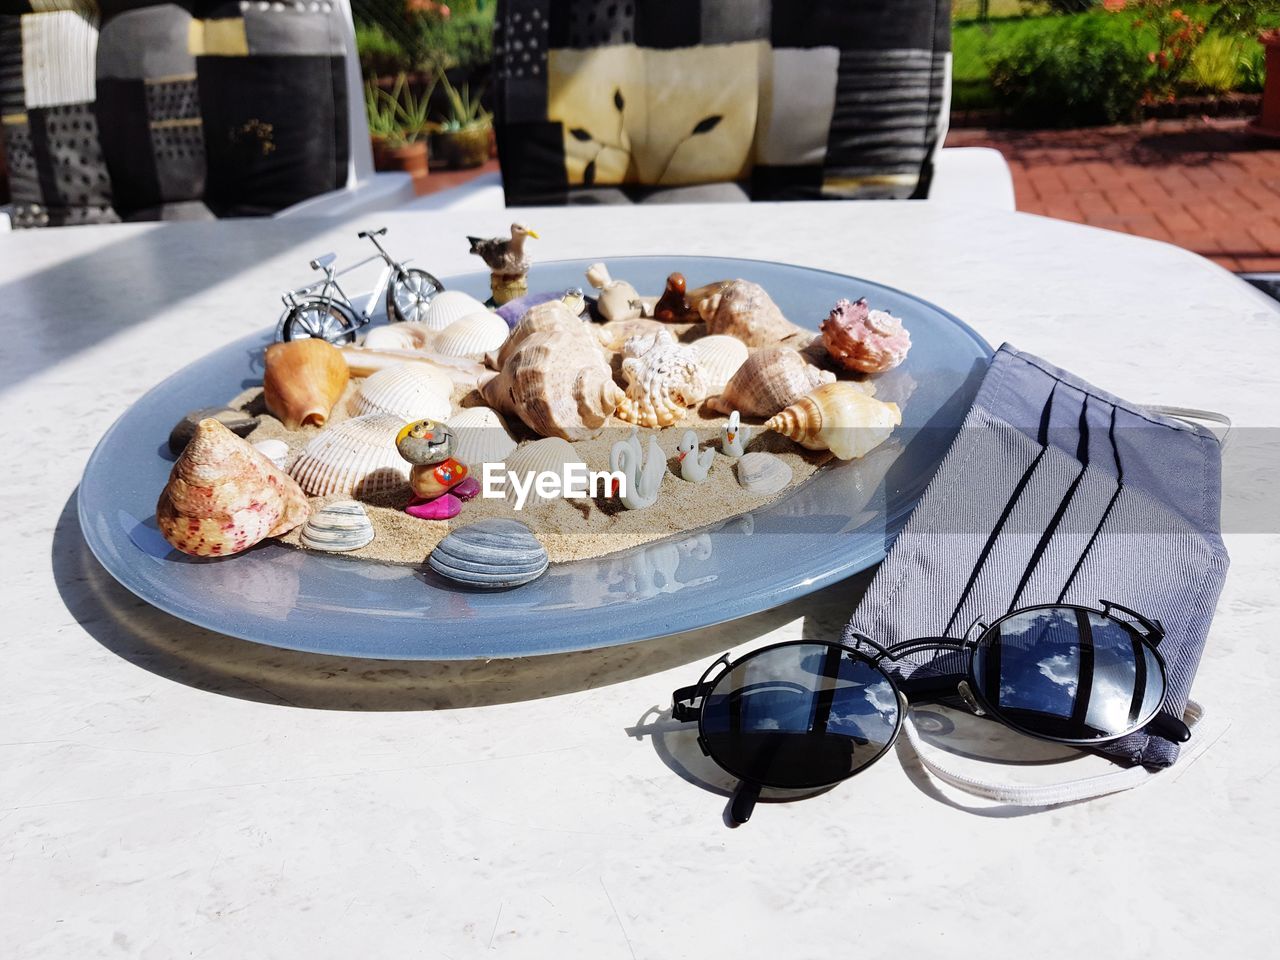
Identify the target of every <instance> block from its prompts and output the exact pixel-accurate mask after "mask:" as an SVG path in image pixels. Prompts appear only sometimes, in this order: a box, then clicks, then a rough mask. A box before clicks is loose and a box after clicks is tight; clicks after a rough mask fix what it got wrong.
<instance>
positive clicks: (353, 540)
mask: <svg viewBox="0 0 1280 960" xmlns="http://www.w3.org/2000/svg"><path fill="white" fill-rule="evenodd" d="M301 539H302V545H303V546H304V547H310V548H311V549H312V550H324V551H325V552H327V553H345V552H346V551H348V550H359V549H360V548H361V547H363V546H367V545H368V544H370V543H372V542H373V524H372V523H371V522H370V521H369V515H368V514H367V513H365V512H364V507H363V506H362V505H361V504H359V503H357V502H356V501H354V500H338V501H336V502H334V503H330V504H328V505H327V506H324V507H321V508H320V509H319V510H317V511H316V512H315V513H313V514H312V515H311V519H309V520H308V521H307V523H306V525H305V526H304V527H303V528H302V537H301Z"/></svg>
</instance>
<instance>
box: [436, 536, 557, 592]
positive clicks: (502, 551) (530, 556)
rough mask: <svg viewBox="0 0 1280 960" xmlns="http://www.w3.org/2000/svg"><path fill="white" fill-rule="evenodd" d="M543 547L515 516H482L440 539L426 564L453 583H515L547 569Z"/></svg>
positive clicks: (489, 586)
mask: <svg viewBox="0 0 1280 960" xmlns="http://www.w3.org/2000/svg"><path fill="white" fill-rule="evenodd" d="M547 563H548V561H547V551H546V548H545V547H543V546H542V544H541V543H539V542H538V540H537V538H536V537H534V535H533V534H532V533H530V532H529V528H528V527H526V526H525V525H524V524H523V523H521V522H520V521H518V520H502V519H494V520H481V521H479V522H477V523H473V524H469V525H468V526H465V527H462V528H461V529H458V530H454V531H453V532H452V533H450V534H449V535H448V536H447V537H445V538H444V539H443V540H441V541H440V542H439V543H438V544H437V545H436V548H435V549H434V550H432V551H431V556H429V557H428V558H427V565H428V566H429V567H431V569H432V570H434V571H435V572H436V573H438V574H440V576H442V577H446V578H448V579H449V580H452V581H454V582H455V583H460V584H465V585H466V586H469V587H479V588H481V589H490V590H492V589H498V588H500V587H516V586H519V585H520V584H522V583H528V582H529V581H531V580H536V579H537V578H538V577H540V576H541V575H542V574H543V572H544V571H545V570H546V569H547Z"/></svg>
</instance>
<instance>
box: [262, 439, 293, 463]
mask: <svg viewBox="0 0 1280 960" xmlns="http://www.w3.org/2000/svg"><path fill="white" fill-rule="evenodd" d="M253 449H255V450H257V451H258V452H259V453H260V454H262V455H263V456H264V457H266V458H267V459H268V460H270V461H271V462H272V463H274V464H275V465H276V466H277V467H279V468H280V469H281V470H283V469H284V465H285V461H287V460H288V459H289V445H288V444H287V443H285V442H284V441H283V440H277V439H275V438H274V437H272V438H270V439H268V440H258V441H256V442H255V443H254V445H253Z"/></svg>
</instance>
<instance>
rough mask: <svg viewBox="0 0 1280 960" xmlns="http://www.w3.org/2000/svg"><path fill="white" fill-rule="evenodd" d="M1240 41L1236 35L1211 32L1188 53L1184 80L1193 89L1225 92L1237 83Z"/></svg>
mask: <svg viewBox="0 0 1280 960" xmlns="http://www.w3.org/2000/svg"><path fill="white" fill-rule="evenodd" d="M1243 58H1244V43H1243V42H1242V41H1241V39H1240V38H1239V37H1232V36H1227V35H1225V34H1220V33H1218V34H1211V35H1209V36H1207V37H1205V38H1204V40H1202V41H1201V42H1200V45H1199V46H1197V47H1196V49H1195V51H1194V52H1193V53H1192V54H1191V64H1190V66H1189V67H1188V69H1187V73H1186V82H1187V84H1188V85H1189V86H1190V87H1192V88H1193V89H1196V90H1205V91H1209V92H1211V93H1226V92H1227V91H1228V90H1234V89H1236V87H1237V86H1238V85H1239V82H1240V63H1241V60H1242V59H1243Z"/></svg>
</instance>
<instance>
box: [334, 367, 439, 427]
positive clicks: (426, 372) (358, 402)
mask: <svg viewBox="0 0 1280 960" xmlns="http://www.w3.org/2000/svg"><path fill="white" fill-rule="evenodd" d="M452 392H453V383H452V382H451V381H450V380H449V377H448V375H447V374H444V373H442V372H441V371H439V370H437V369H435V368H434V367H431V366H429V365H428V364H425V363H400V364H396V366H394V367H387V369H385V370H379V371H378V372H377V373H375V374H373V375H372V376H370V377H368V378H366V379H365V381H364V383H362V384H361V385H360V388H359V389H358V390H357V391H356V394H355V396H354V397H353V398H352V400H351V412H352V413H353V414H355V415H357V416H363V415H364V414H368V413H389V414H391V415H393V416H395V417H397V418H399V420H400V422H401V424H402V425H403V424H405V423H408V422H409V421H411V420H428V419H429V420H448V419H449V414H451V413H452V412H453V406H452V404H451V403H450V402H449V395H450V394H451V393H452Z"/></svg>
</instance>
